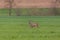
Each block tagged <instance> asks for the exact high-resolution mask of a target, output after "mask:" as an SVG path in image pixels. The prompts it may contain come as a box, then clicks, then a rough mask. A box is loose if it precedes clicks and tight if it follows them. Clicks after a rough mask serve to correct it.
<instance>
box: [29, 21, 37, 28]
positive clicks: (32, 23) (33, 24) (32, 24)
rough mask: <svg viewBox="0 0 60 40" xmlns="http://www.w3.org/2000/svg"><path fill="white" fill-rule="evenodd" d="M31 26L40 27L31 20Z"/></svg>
mask: <svg viewBox="0 0 60 40" xmlns="http://www.w3.org/2000/svg"><path fill="white" fill-rule="evenodd" d="M29 25H30V27H32V28H33V27H38V23H34V22H32V21H31V20H30V21H29Z"/></svg>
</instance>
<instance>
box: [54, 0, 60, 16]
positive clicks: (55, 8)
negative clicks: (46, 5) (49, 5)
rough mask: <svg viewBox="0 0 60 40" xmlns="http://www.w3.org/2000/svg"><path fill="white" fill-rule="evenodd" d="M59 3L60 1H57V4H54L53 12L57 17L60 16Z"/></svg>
mask: <svg viewBox="0 0 60 40" xmlns="http://www.w3.org/2000/svg"><path fill="white" fill-rule="evenodd" d="M57 3H60V0H55V2H54V6H53V12H54V14H55V16H56V15H58V14H59V12H58V9H57Z"/></svg>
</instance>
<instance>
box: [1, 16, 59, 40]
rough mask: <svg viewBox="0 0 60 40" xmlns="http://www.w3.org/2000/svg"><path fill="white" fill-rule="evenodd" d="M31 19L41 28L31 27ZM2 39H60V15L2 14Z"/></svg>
mask: <svg viewBox="0 0 60 40" xmlns="http://www.w3.org/2000/svg"><path fill="white" fill-rule="evenodd" d="M30 19H31V20H33V21H35V22H38V23H39V28H30V27H29V25H28V21H29V20H30ZM0 40H60V16H49V17H48V16H31V17H30V16H0Z"/></svg>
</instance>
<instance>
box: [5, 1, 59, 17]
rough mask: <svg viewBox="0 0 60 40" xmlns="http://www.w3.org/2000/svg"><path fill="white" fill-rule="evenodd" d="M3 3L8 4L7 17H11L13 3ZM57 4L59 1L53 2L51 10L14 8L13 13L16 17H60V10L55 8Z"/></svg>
mask: <svg viewBox="0 0 60 40" xmlns="http://www.w3.org/2000/svg"><path fill="white" fill-rule="evenodd" d="M5 2H8V3H9V7H8V10H9V16H11V15H12V10H13V8H12V3H13V2H14V0H5ZM57 3H59V4H60V0H55V2H54V4H53V8H25V9H23V8H15V9H14V13H16V15H17V16H21V15H27V16H28V15H29V16H35V15H37V16H46V15H47V16H49V15H50V16H51V15H54V16H57V15H60V8H57Z"/></svg>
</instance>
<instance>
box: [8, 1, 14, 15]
mask: <svg viewBox="0 0 60 40" xmlns="http://www.w3.org/2000/svg"><path fill="white" fill-rule="evenodd" d="M8 2H9V16H11V13H12V3H13V2H14V0H8Z"/></svg>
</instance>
